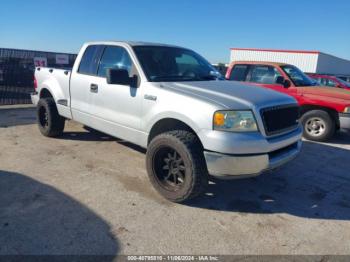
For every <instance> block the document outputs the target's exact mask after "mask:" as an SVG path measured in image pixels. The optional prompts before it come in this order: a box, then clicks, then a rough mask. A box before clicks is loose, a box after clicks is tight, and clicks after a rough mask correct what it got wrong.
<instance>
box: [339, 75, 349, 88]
mask: <svg viewBox="0 0 350 262" xmlns="http://www.w3.org/2000/svg"><path fill="white" fill-rule="evenodd" d="M337 80H338V81H339V82H340V83H342V84H343V85H345V86H346V87H349V88H350V82H346V81H344V80H343V79H340V78H338V77H337Z"/></svg>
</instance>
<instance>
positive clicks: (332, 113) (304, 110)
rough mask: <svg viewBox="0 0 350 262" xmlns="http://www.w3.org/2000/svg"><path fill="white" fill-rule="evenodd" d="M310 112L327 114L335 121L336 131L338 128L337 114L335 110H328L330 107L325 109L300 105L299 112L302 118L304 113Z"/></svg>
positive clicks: (324, 107)
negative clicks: (320, 111) (318, 111)
mask: <svg viewBox="0 0 350 262" xmlns="http://www.w3.org/2000/svg"><path fill="white" fill-rule="evenodd" d="M312 110H322V111H325V112H327V113H328V114H329V115H330V116H331V118H332V119H333V120H334V121H335V125H336V127H337V129H339V128H340V122H339V114H338V112H337V110H335V109H333V108H330V107H326V106H318V105H308V104H307V105H302V106H301V110H300V115H301V116H303V115H304V114H305V113H307V112H310V111H312Z"/></svg>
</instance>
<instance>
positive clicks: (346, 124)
mask: <svg viewBox="0 0 350 262" xmlns="http://www.w3.org/2000/svg"><path fill="white" fill-rule="evenodd" d="M339 123H340V128H342V129H350V114H349V113H343V114H339Z"/></svg>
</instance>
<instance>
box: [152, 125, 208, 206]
mask: <svg viewBox="0 0 350 262" xmlns="http://www.w3.org/2000/svg"><path fill="white" fill-rule="evenodd" d="M146 164H147V172H148V175H149V178H150V180H151V182H152V184H153V186H154V187H155V189H156V190H157V191H158V192H159V193H160V194H161V195H162V196H163V197H165V198H167V199H168V200H170V201H173V202H184V201H186V200H189V199H191V198H194V197H196V196H198V195H200V194H201V193H202V192H203V191H204V190H205V188H206V186H207V184H208V173H207V168H206V164H205V160H204V155H203V150H202V147H201V145H200V143H199V140H198V138H197V137H196V136H195V135H194V134H193V133H191V132H188V131H182V130H176V131H171V132H167V133H164V134H161V135H158V136H157V137H155V138H154V139H153V140H152V141H151V143H150V145H149V147H148V150H147V155H146Z"/></svg>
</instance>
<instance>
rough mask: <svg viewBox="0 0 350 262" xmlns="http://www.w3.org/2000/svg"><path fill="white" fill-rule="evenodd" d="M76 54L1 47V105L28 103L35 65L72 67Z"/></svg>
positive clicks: (31, 90)
mask: <svg viewBox="0 0 350 262" xmlns="http://www.w3.org/2000/svg"><path fill="white" fill-rule="evenodd" d="M75 58H76V55H74V54H63V53H53V52H42V51H30V50H18V49H8V48H0V105H12V104H28V103H31V101H30V93H31V92H33V90H34V87H33V76H34V70H35V66H43V67H44V66H47V67H55V68H71V67H72V66H73V64H74V61H75Z"/></svg>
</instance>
